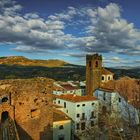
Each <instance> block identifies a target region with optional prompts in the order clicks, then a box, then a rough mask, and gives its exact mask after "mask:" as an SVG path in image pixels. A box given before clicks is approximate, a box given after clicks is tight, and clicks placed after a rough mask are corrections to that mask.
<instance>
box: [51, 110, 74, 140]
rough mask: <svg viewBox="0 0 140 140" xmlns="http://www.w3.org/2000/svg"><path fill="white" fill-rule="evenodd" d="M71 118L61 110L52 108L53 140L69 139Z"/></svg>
mask: <svg viewBox="0 0 140 140" xmlns="http://www.w3.org/2000/svg"><path fill="white" fill-rule="evenodd" d="M71 126H72V125H71V119H70V118H69V117H68V116H67V115H66V114H64V113H63V112H62V111H60V110H57V109H53V140H71Z"/></svg>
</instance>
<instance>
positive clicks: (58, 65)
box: [0, 56, 140, 81]
mask: <svg viewBox="0 0 140 140" xmlns="http://www.w3.org/2000/svg"><path fill="white" fill-rule="evenodd" d="M107 69H108V70H110V71H111V72H113V73H114V75H115V79H119V78H120V77H123V76H129V77H131V78H136V79H140V67H136V68H135V67H115V68H107ZM85 75H86V67H85V66H80V65H74V64H70V63H67V62H65V61H63V60H57V59H55V60H32V59H28V58H25V57H23V56H9V57H0V79H27V78H36V77H48V78H52V79H55V80H62V81H67V80H85Z"/></svg>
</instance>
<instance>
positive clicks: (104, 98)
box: [103, 92, 106, 101]
mask: <svg viewBox="0 0 140 140" xmlns="http://www.w3.org/2000/svg"><path fill="white" fill-rule="evenodd" d="M105 95H106V93H105V92H104V95H103V100H104V101H105V100H106V97H105Z"/></svg>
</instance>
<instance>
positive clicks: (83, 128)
mask: <svg viewBox="0 0 140 140" xmlns="http://www.w3.org/2000/svg"><path fill="white" fill-rule="evenodd" d="M85 127H86V124H85V122H83V123H81V130H85Z"/></svg>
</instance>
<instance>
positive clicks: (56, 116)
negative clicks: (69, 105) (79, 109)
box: [53, 108, 71, 122]
mask: <svg viewBox="0 0 140 140" xmlns="http://www.w3.org/2000/svg"><path fill="white" fill-rule="evenodd" d="M64 120H71V119H70V118H69V117H68V116H67V115H66V114H65V113H63V112H62V111H60V110H57V109H55V108H53V122H57V121H64Z"/></svg>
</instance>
